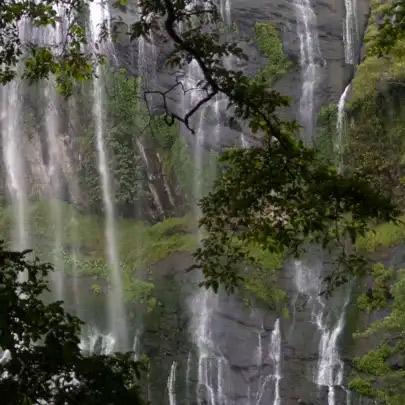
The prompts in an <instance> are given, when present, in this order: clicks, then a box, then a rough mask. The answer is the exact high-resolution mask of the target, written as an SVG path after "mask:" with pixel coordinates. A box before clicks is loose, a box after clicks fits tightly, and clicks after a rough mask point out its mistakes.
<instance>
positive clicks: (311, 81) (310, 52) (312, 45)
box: [295, 0, 322, 145]
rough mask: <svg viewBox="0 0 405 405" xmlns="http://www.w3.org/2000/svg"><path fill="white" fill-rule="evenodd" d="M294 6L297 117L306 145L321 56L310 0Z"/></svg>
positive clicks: (311, 129)
mask: <svg viewBox="0 0 405 405" xmlns="http://www.w3.org/2000/svg"><path fill="white" fill-rule="evenodd" d="M295 7H296V13H297V34H298V38H299V42H300V64H301V76H302V89H301V97H300V102H299V118H300V123H301V124H302V126H303V140H304V142H305V143H306V144H307V145H311V144H312V140H313V135H314V134H313V132H314V95H315V90H316V87H317V82H318V75H319V63H320V61H321V59H322V56H321V50H320V46H319V38H318V29H317V19H316V15H315V13H314V11H313V9H312V6H311V2H310V0H296V3H295Z"/></svg>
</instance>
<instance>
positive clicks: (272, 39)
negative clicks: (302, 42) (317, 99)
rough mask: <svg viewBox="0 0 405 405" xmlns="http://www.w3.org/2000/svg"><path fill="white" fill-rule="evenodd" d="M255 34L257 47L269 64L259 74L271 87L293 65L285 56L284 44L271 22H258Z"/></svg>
mask: <svg viewBox="0 0 405 405" xmlns="http://www.w3.org/2000/svg"><path fill="white" fill-rule="evenodd" d="M255 32H256V42H257V45H258V47H259V49H260V51H261V52H262V53H263V55H264V56H266V58H267V63H266V65H265V66H264V68H263V69H262V70H261V71H260V72H259V76H260V77H262V78H263V79H264V80H265V81H267V83H268V85H269V86H271V85H272V84H273V83H274V82H275V81H276V80H277V79H279V78H280V77H281V76H283V75H285V74H286V73H287V72H288V71H289V69H290V68H291V65H292V63H291V62H290V61H289V59H288V58H287V57H286V56H285V54H284V50H283V43H282V42H281V40H280V37H279V34H278V32H277V29H276V28H275V27H274V26H273V24H272V23H271V22H257V23H256V25H255Z"/></svg>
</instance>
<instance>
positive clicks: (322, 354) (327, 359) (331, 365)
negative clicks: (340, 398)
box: [316, 300, 349, 405]
mask: <svg viewBox="0 0 405 405" xmlns="http://www.w3.org/2000/svg"><path fill="white" fill-rule="evenodd" d="M348 301H349V300H346V302H345V304H344V306H343V308H342V310H341V313H340V316H339V319H338V320H337V322H336V325H335V326H334V328H332V329H328V328H327V326H326V322H325V321H324V315H323V314H322V313H319V314H318V316H317V322H316V324H317V326H318V329H319V331H320V332H321V340H320V343H319V362H318V375H317V379H316V382H317V384H318V385H323V386H327V387H328V405H335V404H336V400H335V386H342V384H343V370H344V364H343V361H342V360H341V359H340V356H339V350H338V344H337V342H338V339H339V337H340V335H341V333H342V331H343V327H344V322H345V314H346V307H347V305H348ZM323 308H325V305H323Z"/></svg>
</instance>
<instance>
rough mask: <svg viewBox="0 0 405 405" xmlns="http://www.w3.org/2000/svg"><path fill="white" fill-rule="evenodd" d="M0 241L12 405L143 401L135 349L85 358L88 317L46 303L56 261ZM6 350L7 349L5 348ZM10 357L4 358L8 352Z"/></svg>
mask: <svg viewBox="0 0 405 405" xmlns="http://www.w3.org/2000/svg"><path fill="white" fill-rule="evenodd" d="M28 253H29V252H22V253H20V252H12V251H8V250H6V249H5V247H4V244H3V243H0V331H1V333H0V347H1V348H2V350H3V351H6V350H7V351H8V352H7V353H8V356H7V357H8V359H7V361H2V362H1V364H0V373H1V375H2V378H1V379H0V395H1V398H2V401H4V403H7V404H11V405H12V404H15V405H20V404H32V403H54V404H66V403H69V404H73V403H86V404H94V405H95V404H100V403H109V404H117V405H118V404H141V403H142V402H141V399H140V396H139V387H138V379H139V376H140V374H139V373H140V371H141V368H142V367H141V365H140V364H139V363H136V362H134V361H132V356H133V354H132V353H126V354H123V353H121V354H114V355H112V356H102V355H93V356H89V357H85V356H83V355H82V353H81V352H80V349H79V343H80V338H79V335H80V329H81V326H82V322H81V321H80V320H79V319H78V318H76V317H74V316H72V315H70V314H69V313H66V312H65V311H64V309H63V307H62V302H53V303H50V304H46V303H45V302H44V301H43V300H42V296H43V293H44V292H46V291H47V290H48V283H47V281H46V278H47V276H48V273H49V271H51V270H52V269H51V266H49V265H47V264H42V263H40V262H39V261H38V260H36V259H35V260H29V259H27V254H28ZM4 353H6V352H4ZM3 358H4V357H3Z"/></svg>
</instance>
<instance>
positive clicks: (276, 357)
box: [248, 319, 282, 405]
mask: <svg viewBox="0 0 405 405" xmlns="http://www.w3.org/2000/svg"><path fill="white" fill-rule="evenodd" d="M263 334H264V328H263V327H262V329H261V331H260V332H259V334H258V347H257V367H258V368H259V369H260V368H262V366H263V363H264V362H263V356H264V353H263ZM267 356H268V359H269V360H270V363H271V372H270V373H269V374H267V375H262V376H261V377H260V379H259V383H258V388H257V391H256V397H255V402H254V403H255V405H263V404H264V403H265V402H264V400H265V394H266V393H267V391H269V392H270V389H271V392H272V398H273V401H272V405H280V404H281V397H280V381H281V378H282V376H281V328H280V319H277V320H276V322H275V323H274V329H273V331H272V333H271V336H270V342H269V345H268V354H267ZM272 383H274V384H273V385H272ZM269 387H270V389H269ZM251 392H252V389H251V387H250V386H249V393H248V398H249V401H250V402H251V395H252V394H251ZM266 400H267V399H266Z"/></svg>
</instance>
